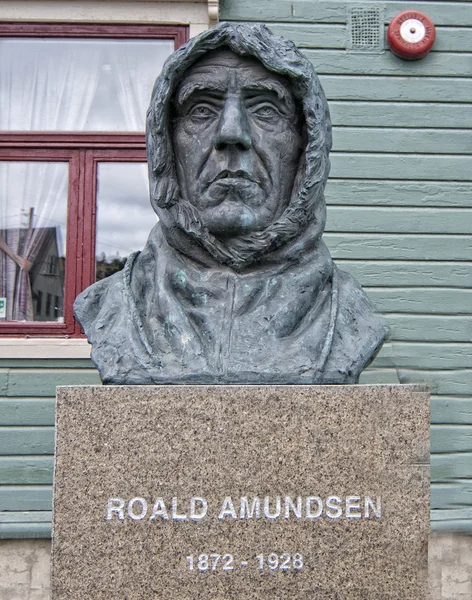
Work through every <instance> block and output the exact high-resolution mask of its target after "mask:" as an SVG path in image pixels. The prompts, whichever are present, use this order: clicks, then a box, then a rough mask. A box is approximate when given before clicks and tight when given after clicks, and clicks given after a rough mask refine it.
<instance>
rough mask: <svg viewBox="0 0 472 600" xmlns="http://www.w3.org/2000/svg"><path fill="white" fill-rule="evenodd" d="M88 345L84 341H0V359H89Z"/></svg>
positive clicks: (10, 339)
mask: <svg viewBox="0 0 472 600" xmlns="http://www.w3.org/2000/svg"><path fill="white" fill-rule="evenodd" d="M91 348H92V347H91V346H90V344H89V343H88V342H87V340H86V339H57V338H36V339H16V338H4V339H0V359H6V358H8V359H23V358H24V359H28V358H36V359H38V358H43V359H48V358H50V359H68V358H72V359H73V358H90V350H91Z"/></svg>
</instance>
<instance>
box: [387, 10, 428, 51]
mask: <svg viewBox="0 0 472 600" xmlns="http://www.w3.org/2000/svg"><path fill="white" fill-rule="evenodd" d="M435 39H436V28H435V27H434V23H433V22H432V21H431V19H430V18H429V17H428V16H427V15H425V14H424V13H422V12H419V11H417V10H404V11H403V12H401V13H399V14H398V15H397V16H396V17H394V19H393V21H392V22H391V23H390V25H389V26H388V30H387V41H388V45H389V46H390V50H391V51H392V52H393V53H394V54H396V55H397V56H399V57H400V58H403V59H405V60H418V59H419V58H423V57H424V56H426V55H427V54H428V52H429V51H430V50H431V48H432V47H433V44H434V40H435Z"/></svg>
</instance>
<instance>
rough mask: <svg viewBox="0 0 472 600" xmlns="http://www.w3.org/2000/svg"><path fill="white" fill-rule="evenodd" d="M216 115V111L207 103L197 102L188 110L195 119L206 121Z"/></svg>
mask: <svg viewBox="0 0 472 600" xmlns="http://www.w3.org/2000/svg"><path fill="white" fill-rule="evenodd" d="M215 116H216V112H215V111H214V109H213V108H211V107H210V106H208V104H197V105H196V106H194V107H193V108H192V110H191V111H190V117H191V118H192V119H194V120H195V121H206V120H208V119H212V118H213V117H215Z"/></svg>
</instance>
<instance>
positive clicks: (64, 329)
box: [0, 23, 189, 337]
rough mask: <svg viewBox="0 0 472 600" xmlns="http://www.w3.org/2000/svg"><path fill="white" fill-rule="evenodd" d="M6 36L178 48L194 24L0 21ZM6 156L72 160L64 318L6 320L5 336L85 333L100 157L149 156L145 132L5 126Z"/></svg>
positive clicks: (1, 135)
mask: <svg viewBox="0 0 472 600" xmlns="http://www.w3.org/2000/svg"><path fill="white" fill-rule="evenodd" d="M0 37H22V38H26V37H48V38H49V37H56V38H57V37H69V38H74V37H75V38H115V39H119V38H122V39H130V38H132V39H173V40H174V48H175V49H177V48H178V47H179V46H181V45H182V44H183V43H184V42H186V41H187V40H188V38H189V28H188V26H180V25H170V26H164V25H106V24H79V23H72V24H68V23H56V24H46V23H0ZM0 160H2V161H14V160H15V161H45V160H49V161H54V162H55V161H59V162H68V163H69V197H68V210H67V240H66V257H67V258H66V274H65V283H64V288H65V289H64V322H63V323H56V322H53V321H51V322H48V321H43V322H40V321H28V322H18V321H3V322H0V336H7V337H8V336H9V337H80V336H82V335H83V333H82V330H81V328H80V326H79V324H78V323H77V321H76V320H75V319H74V316H73V313H72V304H73V301H74V299H75V297H76V296H77V295H78V294H79V293H80V292H81V291H82V290H84V289H85V288H86V287H88V286H89V285H91V284H92V283H93V282H94V281H95V231H96V192H97V189H96V187H97V163H98V162H101V161H103V162H145V161H146V151H145V136H144V134H143V133H134V132H130V133H127V132H119V133H114V132H96V131H94V132H90V133H88V132H69V131H67V132H40V131H33V132H25V131H0Z"/></svg>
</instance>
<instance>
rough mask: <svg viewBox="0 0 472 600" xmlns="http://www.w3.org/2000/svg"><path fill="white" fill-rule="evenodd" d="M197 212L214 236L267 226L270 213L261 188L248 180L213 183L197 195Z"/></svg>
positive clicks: (246, 231)
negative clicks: (198, 205)
mask: <svg viewBox="0 0 472 600" xmlns="http://www.w3.org/2000/svg"><path fill="white" fill-rule="evenodd" d="M199 204H200V207H201V208H200V210H199V212H200V215H201V217H202V222H203V223H204V225H205V226H206V227H207V229H208V230H209V231H210V232H211V233H212V234H213V235H215V236H217V237H223V238H224V237H235V236H237V235H244V234H247V233H250V232H251V231H258V230H261V229H264V228H265V227H267V226H268V225H269V224H270V222H271V219H272V217H273V215H272V212H271V210H270V209H269V207H268V203H267V195H266V193H265V192H264V190H263V189H262V188H261V187H260V186H259V185H258V184H257V183H254V182H252V181H247V180H244V181H241V180H234V179H233V180H230V179H225V180H222V181H217V182H215V183H213V184H212V185H211V186H210V187H209V188H208V189H207V190H206V192H205V193H204V194H203V196H202V198H201V199H200V202H199Z"/></svg>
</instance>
